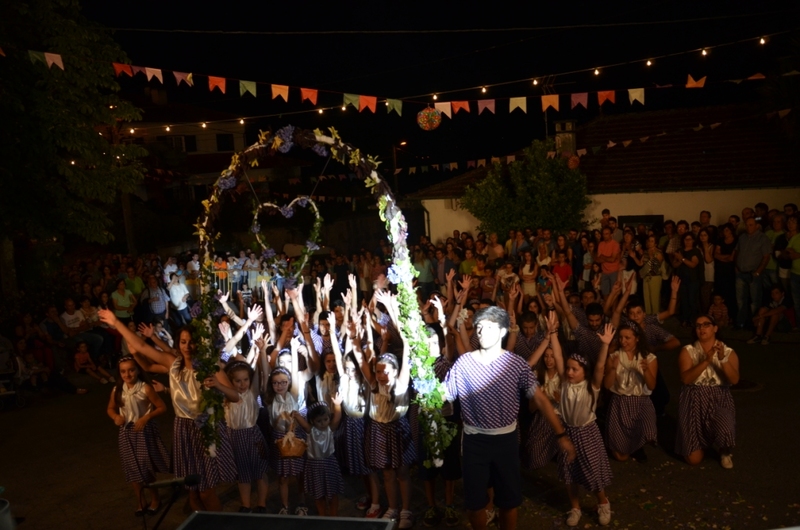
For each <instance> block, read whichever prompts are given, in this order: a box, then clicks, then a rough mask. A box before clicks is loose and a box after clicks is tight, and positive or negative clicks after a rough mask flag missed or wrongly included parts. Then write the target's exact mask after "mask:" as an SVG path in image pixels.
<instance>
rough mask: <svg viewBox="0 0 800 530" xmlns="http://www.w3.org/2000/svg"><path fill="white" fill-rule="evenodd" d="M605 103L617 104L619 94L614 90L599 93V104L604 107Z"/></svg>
mask: <svg viewBox="0 0 800 530" xmlns="http://www.w3.org/2000/svg"><path fill="white" fill-rule="evenodd" d="M605 101H610V102H611V103H616V102H617V93H616V92H615V91H613V90H603V91H601V92H598V93H597V104H598V105H602V104H603V103H604V102H605Z"/></svg>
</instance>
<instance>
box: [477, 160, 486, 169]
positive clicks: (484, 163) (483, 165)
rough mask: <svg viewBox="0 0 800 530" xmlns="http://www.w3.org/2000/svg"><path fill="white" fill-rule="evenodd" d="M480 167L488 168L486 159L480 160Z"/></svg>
mask: <svg viewBox="0 0 800 530" xmlns="http://www.w3.org/2000/svg"><path fill="white" fill-rule="evenodd" d="M478 167H486V159H485V158H481V159H480V160H478Z"/></svg>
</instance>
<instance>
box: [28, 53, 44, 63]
mask: <svg viewBox="0 0 800 530" xmlns="http://www.w3.org/2000/svg"><path fill="white" fill-rule="evenodd" d="M28 57H30V59H31V62H32V63H33V64H36V62H37V61H38V62H40V63H42V64H43V65H45V66H47V61H45V59H44V52H35V51H33V50H28Z"/></svg>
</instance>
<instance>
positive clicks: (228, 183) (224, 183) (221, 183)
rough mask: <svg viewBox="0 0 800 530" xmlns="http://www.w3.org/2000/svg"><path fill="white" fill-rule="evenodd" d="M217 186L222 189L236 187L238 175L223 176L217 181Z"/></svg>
mask: <svg viewBox="0 0 800 530" xmlns="http://www.w3.org/2000/svg"><path fill="white" fill-rule="evenodd" d="M217 186H218V187H219V189H221V190H229V189H232V188H235V187H236V177H234V176H233V175H230V176H228V177H222V178H220V179H219V180H218V181H217Z"/></svg>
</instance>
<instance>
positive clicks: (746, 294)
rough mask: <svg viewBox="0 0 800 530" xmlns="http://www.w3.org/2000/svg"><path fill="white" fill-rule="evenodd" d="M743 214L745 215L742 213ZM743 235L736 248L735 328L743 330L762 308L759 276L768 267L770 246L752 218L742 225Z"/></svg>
mask: <svg viewBox="0 0 800 530" xmlns="http://www.w3.org/2000/svg"><path fill="white" fill-rule="evenodd" d="M742 213H743V214H744V212H742ZM744 225H745V233H743V234H742V235H741V236H739V241H738V243H737V244H736V306H737V309H738V312H737V314H736V325H737V326H738V327H739V328H744V326H745V324H746V323H747V320H748V319H749V318H752V317H753V316H755V314H756V310H757V309H758V307H759V306H760V305H761V293H762V289H761V278H760V276H761V274H762V273H763V272H764V269H765V268H766V266H767V263H769V258H770V255H771V254H772V245H771V244H770V242H769V238H768V237H767V236H766V235H764V233H763V232H762V231H761V227H760V226H759V224H758V222H757V221H756V219H755V217H753V216H750V217H748V219H747V220H746V221H745V222H744Z"/></svg>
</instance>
